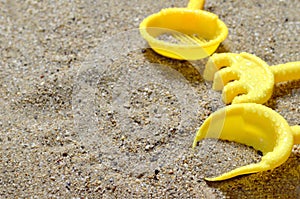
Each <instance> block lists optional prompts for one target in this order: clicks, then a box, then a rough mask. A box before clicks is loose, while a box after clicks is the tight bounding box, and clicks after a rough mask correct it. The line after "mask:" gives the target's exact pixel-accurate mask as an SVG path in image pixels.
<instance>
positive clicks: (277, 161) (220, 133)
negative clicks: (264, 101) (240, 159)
mask: <svg viewBox="0 0 300 199" xmlns="http://www.w3.org/2000/svg"><path fill="white" fill-rule="evenodd" d="M204 138H219V139H222V140H229V141H234V142H238V143H242V144H246V145H248V146H252V147H253V148H255V149H256V150H260V151H262V152H263V157H262V159H261V161H260V162H259V163H255V164H250V165H247V166H242V167H239V168H237V169H234V170H232V171H230V172H228V173H224V174H222V175H220V176H218V177H215V178H206V180H209V181H219V180H226V179H229V178H232V177H235V176H238V175H243V174H250V173H256V172H260V171H266V170H270V169H274V168H276V167H278V166H279V165H281V164H282V163H284V162H285V161H286V160H287V159H288V157H289V155H290V153H291V151H292V147H293V144H300V126H292V127H290V126H289V125H288V123H287V122H286V120H285V119H284V118H283V117H282V116H281V115H279V114H278V113H277V112H275V111H274V110H272V109H270V108H268V107H266V106H264V105H261V104H255V103H243V104H233V105H229V106H227V107H225V108H222V109H220V110H218V111H216V112H214V113H213V114H211V115H210V116H209V117H208V118H207V119H206V120H205V121H204V123H203V124H202V126H201V127H200V129H199V131H198V132H197V134H196V137H195V139H194V143H193V148H194V147H196V146H197V143H198V142H199V141H200V140H202V139H204Z"/></svg>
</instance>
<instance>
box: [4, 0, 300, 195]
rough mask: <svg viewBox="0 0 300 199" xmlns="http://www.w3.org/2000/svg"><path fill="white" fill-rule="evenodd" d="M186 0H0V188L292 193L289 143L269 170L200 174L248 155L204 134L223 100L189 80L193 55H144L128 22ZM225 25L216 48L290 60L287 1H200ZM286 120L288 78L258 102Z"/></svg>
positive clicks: (297, 9) (298, 6)
mask: <svg viewBox="0 0 300 199" xmlns="http://www.w3.org/2000/svg"><path fill="white" fill-rule="evenodd" d="M187 3H188V1H183V0H171V1H166V0H164V1H159V0H153V1H146V0H142V1H138V0H129V1H122V0H112V1H109V0H87V1H84V0H69V1H67V0H52V1H38V0H26V1H20V0H13V1H10V0H2V1H0V145H1V149H0V150H1V159H0V198H299V197H300V146H299V145H294V148H293V150H292V152H291V155H290V157H289V159H288V160H287V161H286V162H285V163H284V164H282V165H281V166H279V167H278V168H276V169H274V170H271V171H265V172H259V173H255V174H251V175H245V176H239V177H236V178H232V179H229V180H226V181H221V182H207V181H205V180H204V178H205V177H212V176H217V175H218V174H221V173H224V172H226V171H229V170H231V169H233V168H236V167H238V166H242V165H246V164H250V163H253V162H257V161H259V160H260V158H261V156H260V154H259V153H258V152H257V151H255V150H254V149H253V148H251V147H248V146H245V145H242V144H237V143H233V142H228V141H220V140H213V139H205V140H203V141H201V142H200V143H199V146H197V147H196V148H195V149H192V143H193V138H194V136H195V133H196V131H197V129H198V128H199V126H200V125H201V124H202V123H203V121H204V120H205V119H206V118H207V117H208V116H209V115H210V114H211V113H213V112H215V111H216V110H218V109H219V108H222V107H224V106H225V105H224V103H223V102H222V101H221V93H220V92H216V91H213V90H212V88H211V82H206V81H205V80H204V79H203V78H202V74H203V68H204V66H205V63H206V61H207V59H203V60H199V61H195V62H188V61H178V60H172V59H169V58H165V57H163V56H160V55H158V54H156V53H155V52H153V51H152V50H151V49H150V48H149V46H148V44H147V43H146V42H145V41H144V40H143V38H141V36H140V34H139V31H138V29H137V28H138V26H139V23H140V22H141V21H142V20H143V19H144V18H145V17H147V16H148V15H150V14H153V13H156V12H159V11H160V10H161V9H162V8H168V7H185V6H186V5H187ZM204 9H205V10H206V11H209V12H213V13H215V14H217V15H218V16H219V17H220V19H221V20H222V21H224V22H225V23H226V25H227V26H228V29H229V35H228V37H227V39H226V40H225V41H224V42H223V43H222V44H221V46H220V47H219V48H218V50H217V52H233V53H240V52H248V53H253V54H255V55H256V56H258V57H260V58H261V59H263V60H264V61H266V62H267V63H268V64H269V65H270V66H271V65H276V64H280V63H286V62H291V61H299V60H300V51H299V49H300V40H299V35H300V15H299V13H300V2H299V0H269V1H260V0H240V1H236V0H222V1H220V0H219V1H217V0H207V1H206V4H205V7H204ZM265 105H266V106H268V107H271V108H272V109H274V110H276V111H277V112H278V113H279V114H281V115H282V116H283V117H284V118H285V119H286V120H287V122H288V123H289V124H290V125H296V124H298V125H300V119H299V118H300V81H299V80H296V81H290V82H285V83H279V84H276V85H275V88H274V92H273V96H272V98H271V99H270V100H269V101H268V102H267V103H266V104H265Z"/></svg>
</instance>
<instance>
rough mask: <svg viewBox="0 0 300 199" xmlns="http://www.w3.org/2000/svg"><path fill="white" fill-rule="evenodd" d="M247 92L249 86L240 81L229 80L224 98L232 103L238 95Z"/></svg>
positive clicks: (224, 91) (223, 94)
mask: <svg viewBox="0 0 300 199" xmlns="http://www.w3.org/2000/svg"><path fill="white" fill-rule="evenodd" d="M242 94H247V88H246V87H245V85H244V84H243V83H242V82H240V81H233V82H229V83H228V84H227V85H226V86H224V89H223V92H222V99H223V101H224V102H225V103H226V104H229V103H231V102H232V101H233V100H234V99H235V97H237V96H238V95H242Z"/></svg>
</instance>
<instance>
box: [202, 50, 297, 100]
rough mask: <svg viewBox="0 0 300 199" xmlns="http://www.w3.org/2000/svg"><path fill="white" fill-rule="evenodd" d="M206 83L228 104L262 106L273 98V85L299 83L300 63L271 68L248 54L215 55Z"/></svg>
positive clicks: (208, 66)
mask: <svg viewBox="0 0 300 199" xmlns="http://www.w3.org/2000/svg"><path fill="white" fill-rule="evenodd" d="M204 79H206V80H209V81H211V80H214V82H213V89H214V90H222V89H223V92H222V99H223V101H224V102H225V103H226V104H229V103H232V104H236V103H249V102H254V103H260V104H263V103H265V102H266V101H268V99H269V98H270V97H271V95H272V92H273V87H274V83H278V82H283V81H288V80H297V79H300V61H298V62H289V63H286V64H280V65H276V66H271V67H270V66H268V64H267V63H266V62H264V61H263V60H261V59H260V58H258V57H256V56H254V55H252V54H248V53H240V54H235V53H219V54H218V53H216V54H214V55H212V56H211V57H210V59H209V61H208V62H207V64H206V66H205V70H204Z"/></svg>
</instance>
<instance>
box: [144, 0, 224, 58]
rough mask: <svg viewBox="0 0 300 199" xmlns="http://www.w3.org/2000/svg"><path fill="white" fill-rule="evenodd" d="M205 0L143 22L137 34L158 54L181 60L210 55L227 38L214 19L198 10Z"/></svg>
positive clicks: (213, 15) (217, 21)
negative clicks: (139, 33)
mask: <svg viewBox="0 0 300 199" xmlns="http://www.w3.org/2000/svg"><path fill="white" fill-rule="evenodd" d="M203 5H204V0H190V2H189V4H188V7H187V8H167V9H163V10H161V11H160V12H159V13H156V14H153V15H150V16H148V17H147V18H145V19H144V20H143V21H142V23H141V24H140V32H141V35H142V37H143V38H144V39H146V40H147V41H148V43H149V45H150V47H151V48H152V49H153V50H154V51H156V52H157V53H159V54H161V55H163V56H166V57H170V58H174V59H183V60H198V59H202V58H205V57H207V56H209V55H211V54H212V53H213V52H214V51H215V50H216V49H217V47H218V46H219V44H220V43H221V42H222V41H224V40H225V38H226V37H227V35H228V29H227V27H226V25H225V24H224V23H223V22H222V21H221V20H220V19H219V18H218V16H217V15H215V14H213V13H210V12H206V11H203V10H201V9H202V8H203Z"/></svg>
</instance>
